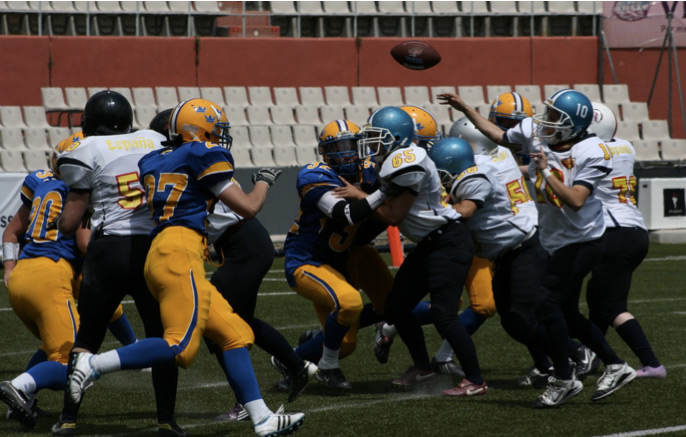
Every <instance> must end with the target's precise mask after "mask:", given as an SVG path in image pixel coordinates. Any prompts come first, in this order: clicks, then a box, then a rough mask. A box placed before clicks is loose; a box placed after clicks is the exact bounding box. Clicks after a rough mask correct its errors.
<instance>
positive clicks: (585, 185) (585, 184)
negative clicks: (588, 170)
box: [574, 181, 593, 193]
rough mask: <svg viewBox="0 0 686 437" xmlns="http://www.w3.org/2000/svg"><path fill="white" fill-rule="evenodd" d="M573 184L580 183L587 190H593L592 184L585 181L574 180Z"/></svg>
mask: <svg viewBox="0 0 686 437" xmlns="http://www.w3.org/2000/svg"><path fill="white" fill-rule="evenodd" d="M574 185H581V186H582V187H586V188H588V191H590V192H591V193H592V192H593V184H589V183H588V182H586V181H578V182H577V181H574Z"/></svg>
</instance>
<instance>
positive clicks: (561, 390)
mask: <svg viewBox="0 0 686 437" xmlns="http://www.w3.org/2000/svg"><path fill="white" fill-rule="evenodd" d="M583 389H584V385H583V384H582V383H581V381H579V380H577V379H574V378H572V379H557V378H555V377H554V376H551V377H549V378H548V386H547V387H546V388H545V391H544V392H543V394H542V395H540V396H539V397H538V399H536V400H535V401H534V403H533V407H534V408H554V407H559V406H560V405H562V404H563V403H564V402H565V401H567V400H568V399H571V398H573V397H574V396H576V395H578V394H579V393H581V390H583Z"/></svg>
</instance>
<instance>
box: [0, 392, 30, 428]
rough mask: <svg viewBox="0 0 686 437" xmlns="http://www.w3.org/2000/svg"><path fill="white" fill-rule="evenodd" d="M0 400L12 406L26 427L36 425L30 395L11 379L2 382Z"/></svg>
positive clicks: (16, 416)
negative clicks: (13, 383)
mask: <svg viewBox="0 0 686 437" xmlns="http://www.w3.org/2000/svg"><path fill="white" fill-rule="evenodd" d="M0 400H2V401H3V402H4V403H6V404H7V405H8V406H9V407H10V409H11V410H12V411H13V415H14V417H15V418H16V419H17V420H18V421H19V423H21V426H23V427H24V428H33V427H34V426H36V418H35V416H34V415H33V411H32V410H31V405H30V401H29V398H28V396H26V393H24V392H23V391H21V390H19V389H18V388H16V387H15V386H13V385H12V384H11V383H10V382H9V381H3V382H0Z"/></svg>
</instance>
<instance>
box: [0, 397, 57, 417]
mask: <svg viewBox="0 0 686 437" xmlns="http://www.w3.org/2000/svg"><path fill="white" fill-rule="evenodd" d="M29 406H30V407H31V411H33V417H35V418H36V419H38V418H41V417H50V416H52V415H53V414H54V413H52V412H50V411H47V410H44V409H42V408H40V407H39V406H38V399H36V398H33V399H32V400H30V401H29ZM6 417H7V418H8V419H10V420H16V421H19V416H17V412H16V411H14V409H12V408H8V409H7V415H6Z"/></svg>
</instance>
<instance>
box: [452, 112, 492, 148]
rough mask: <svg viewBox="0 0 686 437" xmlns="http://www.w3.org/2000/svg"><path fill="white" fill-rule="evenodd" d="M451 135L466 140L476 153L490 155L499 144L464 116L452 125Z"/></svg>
mask: <svg viewBox="0 0 686 437" xmlns="http://www.w3.org/2000/svg"><path fill="white" fill-rule="evenodd" d="M448 136H449V137H457V138H462V139H463V140H466V141H467V142H468V143H469V145H471V146H472V149H474V154H476V155H488V154H490V153H491V152H493V151H494V150H495V149H496V148H497V147H498V145H497V144H496V143H494V142H493V141H491V140H490V139H488V138H487V137H486V135H484V134H482V133H481V131H480V130H479V129H477V128H476V126H474V124H473V123H472V122H471V121H469V119H468V118H467V117H462V118H460V119H459V120H457V121H456V122H455V123H453V125H452V126H450V132H449V133H448Z"/></svg>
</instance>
